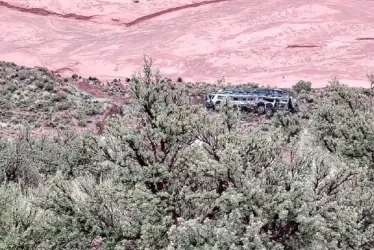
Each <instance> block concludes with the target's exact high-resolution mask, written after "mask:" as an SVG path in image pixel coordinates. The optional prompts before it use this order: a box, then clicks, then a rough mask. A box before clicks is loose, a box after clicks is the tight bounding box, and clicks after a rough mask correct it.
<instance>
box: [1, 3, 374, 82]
mask: <svg viewBox="0 0 374 250" xmlns="http://www.w3.org/2000/svg"><path fill="white" fill-rule="evenodd" d="M200 2H202V1H194V2H192V1H184V0H173V1H156V0H152V1H147V0H140V2H139V3H133V2H132V1H120V0H94V1H88V0H82V1H78V0H70V1H67V0H64V1H62V0H39V1H32V0H5V1H3V2H2V4H0V11H1V14H2V15H0V60H7V61H14V62H16V63H18V64H22V65H26V66H35V65H39V66H44V67H47V68H50V69H61V68H64V69H66V70H65V71H66V73H67V74H71V73H72V72H77V73H78V74H80V75H83V76H84V77H88V76H96V77H98V78H102V79H111V78H117V77H123V78H124V77H127V76H129V75H131V74H132V73H133V71H134V70H138V69H140V66H141V62H142V57H143V54H147V55H149V56H152V57H154V58H155V59H156V60H155V64H156V66H158V67H159V68H160V70H161V71H162V72H163V73H164V74H166V75H168V76H170V77H172V78H176V77H178V76H181V77H182V78H183V79H184V80H191V81H214V80H216V79H218V78H221V76H225V79H226V81H232V82H246V81H256V82H260V83H262V84H270V85H277V86H279V87H287V86H289V85H292V84H294V83H295V82H296V81H297V80H299V79H306V80H310V81H312V82H313V84H314V87H321V86H323V85H325V84H326V81H327V80H328V79H330V78H331V77H333V76H337V77H338V78H340V79H342V81H343V82H345V83H347V84H350V85H359V86H367V82H366V81H365V74H366V72H367V71H369V70H374V25H373V23H374V15H373V13H374V2H373V1H367V0H356V1H352V0H340V1H337V0H317V1H313V3H311V2H310V1H307V0H298V1H296V0H292V1H286V0H253V1H248V0H231V1H230V0H229V1H222V2H218V3H215V2H214V1H208V2H209V3H207V4H203V5H200V6H197V5H198V4H194V3H200ZM5 3H6V4H5ZM191 4H193V5H191ZM195 5H196V6H195ZM183 6H184V7H183ZM188 6H189V7H188ZM48 13H49V14H48ZM51 13H52V14H51ZM77 17H78V18H77ZM80 17H82V18H80ZM83 17H86V19H85V18H83ZM77 19H79V20H77ZM136 20H141V21H142V22H138V21H136ZM129 23H130V24H131V23H132V25H131V27H126V24H127V26H129V25H128V24H129Z"/></svg>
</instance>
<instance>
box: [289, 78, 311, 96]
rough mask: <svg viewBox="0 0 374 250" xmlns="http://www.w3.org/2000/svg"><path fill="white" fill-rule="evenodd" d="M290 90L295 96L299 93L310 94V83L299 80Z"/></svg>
mask: <svg viewBox="0 0 374 250" xmlns="http://www.w3.org/2000/svg"><path fill="white" fill-rule="evenodd" d="M292 90H293V91H294V92H295V93H297V94H300V93H301V92H310V91H311V90H312V83H311V82H306V81H303V80H300V81H298V82H297V83H296V84H295V85H294V86H292Z"/></svg>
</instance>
